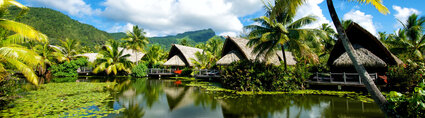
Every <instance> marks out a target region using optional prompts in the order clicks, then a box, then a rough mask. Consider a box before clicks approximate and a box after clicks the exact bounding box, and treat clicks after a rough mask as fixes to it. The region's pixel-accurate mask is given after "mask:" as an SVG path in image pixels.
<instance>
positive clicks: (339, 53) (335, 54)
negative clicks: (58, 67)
mask: <svg viewBox="0 0 425 118" xmlns="http://www.w3.org/2000/svg"><path fill="white" fill-rule="evenodd" d="M345 32H346V34H347V37H348V39H349V40H350V42H351V44H352V45H353V47H354V49H355V53H356V54H357V57H358V61H359V63H360V64H362V65H363V66H364V67H365V68H366V70H367V71H368V72H385V71H386V70H387V66H390V65H400V64H402V63H403V62H402V61H401V60H400V59H398V58H397V57H396V56H394V55H393V54H392V53H391V52H390V51H389V50H388V49H387V48H386V47H385V46H384V45H383V44H382V43H381V42H380V41H379V40H378V39H377V38H376V37H375V36H373V35H372V34H371V33H369V32H368V31H367V30H365V29H363V28H362V27H361V26H359V25H358V24H357V23H354V22H353V23H352V24H350V26H349V27H348V28H347V29H346V30H345ZM327 64H328V65H329V66H330V67H331V70H332V71H333V72H356V70H355V69H354V66H353V63H352V62H351V60H350V58H349V57H348V54H347V53H346V52H345V49H344V47H343V45H342V41H341V40H338V41H337V43H336V44H335V46H334V48H333V50H332V52H331V54H330V56H329V60H328V63H327Z"/></svg>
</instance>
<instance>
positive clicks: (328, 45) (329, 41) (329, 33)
mask: <svg viewBox="0 0 425 118" xmlns="http://www.w3.org/2000/svg"><path fill="white" fill-rule="evenodd" d="M319 30H322V31H324V32H325V33H326V38H322V43H323V44H324V54H329V53H330V51H331V50H332V48H333V47H334V45H335V43H336V41H335V39H334V37H335V35H336V33H335V31H334V29H332V28H331V26H330V25H329V24H327V23H323V24H322V25H321V26H320V27H319Z"/></svg>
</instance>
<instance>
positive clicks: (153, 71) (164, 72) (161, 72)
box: [147, 68, 176, 77]
mask: <svg viewBox="0 0 425 118" xmlns="http://www.w3.org/2000/svg"><path fill="white" fill-rule="evenodd" d="M174 71H176V69H160V68H149V69H148V70H147V73H148V76H159V77H161V76H171V75H175V74H176V73H174Z"/></svg>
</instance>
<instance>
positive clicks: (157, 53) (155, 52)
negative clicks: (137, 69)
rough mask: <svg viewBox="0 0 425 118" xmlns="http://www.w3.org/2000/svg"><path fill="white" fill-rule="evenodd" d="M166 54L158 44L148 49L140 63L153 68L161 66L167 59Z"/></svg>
mask: <svg viewBox="0 0 425 118" xmlns="http://www.w3.org/2000/svg"><path fill="white" fill-rule="evenodd" d="M166 54H167V53H165V51H164V49H162V48H161V46H160V45H159V44H154V45H152V46H150V47H149V49H148V51H147V52H146V55H145V56H143V58H142V61H143V62H146V63H148V64H149V67H154V66H156V65H160V64H162V63H163V62H164V60H166V59H167V57H166V56H167V55H166Z"/></svg>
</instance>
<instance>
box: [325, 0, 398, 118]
mask: <svg viewBox="0 0 425 118" xmlns="http://www.w3.org/2000/svg"><path fill="white" fill-rule="evenodd" d="M327 5H328V9H329V13H330V15H331V18H332V21H333V23H334V25H335V27H336V29H337V31H338V39H340V40H342V44H343V46H344V49H345V51H346V52H347V54H348V56H349V57H350V60H351V62H352V63H353V65H354V67H355V68H356V71H357V73H359V75H360V77H361V78H362V81H363V83H364V85H365V87H366V89H367V91H368V92H369V94H370V95H371V97H372V99H373V100H374V101H375V103H377V104H378V105H379V107H380V108H381V110H382V111H383V112H384V113H385V114H386V116H387V117H392V116H393V115H391V111H390V110H389V109H388V107H387V105H388V101H387V100H386V99H385V97H384V96H383V95H382V93H381V91H379V89H378V87H376V85H375V83H374V82H373V80H372V78H371V77H370V76H369V73H367V71H366V69H365V68H364V67H363V65H360V64H359V63H358V61H357V55H355V54H354V53H353V52H354V48H353V45H351V43H350V41H349V40H348V37H347V35H346V34H345V31H344V28H343V26H342V24H341V22H340V21H339V18H338V15H337V13H336V11H335V8H334V6H333V2H332V0H327Z"/></svg>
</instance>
